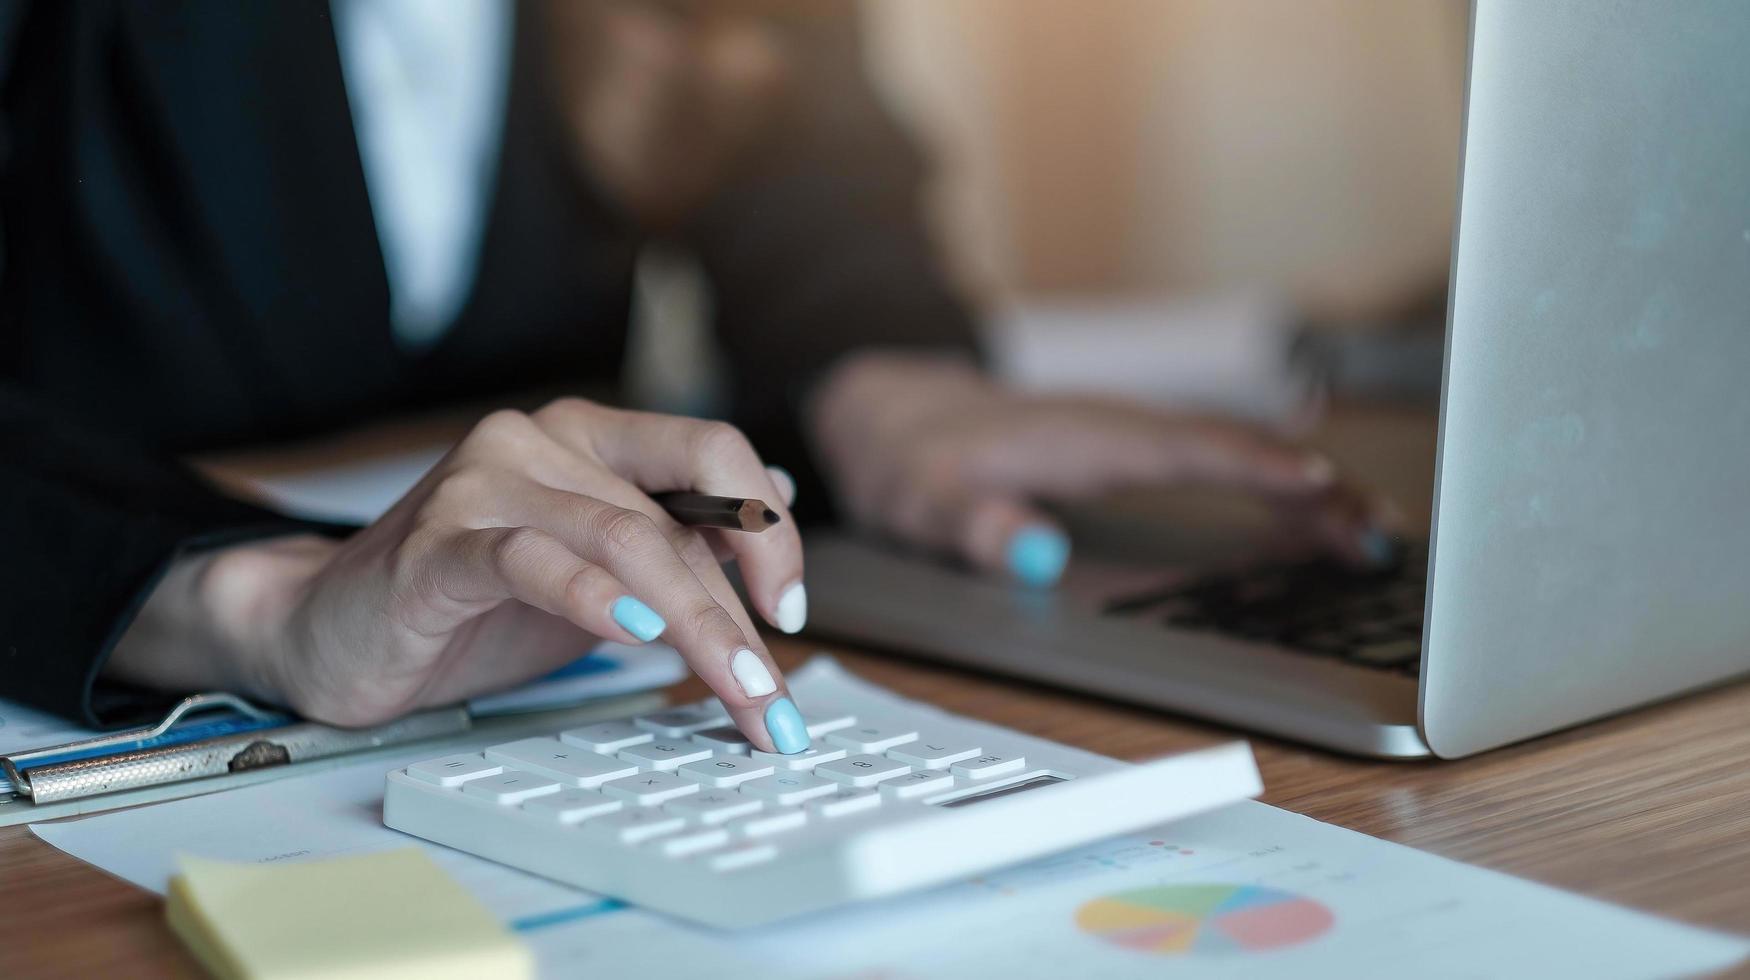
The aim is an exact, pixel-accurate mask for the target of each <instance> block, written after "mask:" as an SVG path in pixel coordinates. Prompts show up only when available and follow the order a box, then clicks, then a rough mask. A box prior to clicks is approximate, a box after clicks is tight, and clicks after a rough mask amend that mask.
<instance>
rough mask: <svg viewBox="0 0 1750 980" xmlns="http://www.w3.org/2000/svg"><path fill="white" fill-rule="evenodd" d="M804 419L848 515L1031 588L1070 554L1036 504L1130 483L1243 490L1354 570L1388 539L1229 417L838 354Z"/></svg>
mask: <svg viewBox="0 0 1750 980" xmlns="http://www.w3.org/2000/svg"><path fill="white" fill-rule="evenodd" d="M811 421H812V424H813V427H812V429H811V435H812V436H813V438H814V441H815V446H816V448H817V450H818V451H819V453H820V455H821V457H822V459H823V460H824V462H825V464H826V469H827V472H828V474H829V475H830V476H831V477H832V478H833V482H834V485H835V488H836V490H837V492H838V495H839V497H840V498H841V500H842V502H843V503H844V504H845V506H846V507H847V508H848V509H849V511H850V514H851V516H852V517H853V518H854V519H856V520H857V521H858V522H860V523H862V524H863V525H865V526H868V527H873V528H876V529H878V530H881V531H884V532H887V533H890V534H893V535H895V536H897V537H899V538H900V539H902V540H904V541H907V542H910V543H912V544H915V545H919V546H922V547H925V548H929V549H932V550H936V551H939V552H944V553H949V554H954V555H957V556H959V557H961V558H963V559H965V560H967V561H969V562H971V563H972V564H974V565H976V566H978V567H980V568H984V569H987V570H991V571H995V572H1000V573H1006V574H1009V575H1013V576H1014V577H1016V578H1018V579H1020V580H1022V581H1024V582H1027V583H1029V584H1033V585H1041V586H1044V585H1050V584H1052V583H1054V582H1056V581H1057V578H1058V577H1059V576H1060V575H1061V574H1062V572H1063V568H1064V565H1065V563H1066V562H1067V561H1068V559H1069V539H1068V537H1067V536H1065V535H1064V533H1063V531H1062V530H1061V529H1060V528H1059V527H1058V525H1057V523H1056V522H1055V521H1053V520H1052V519H1051V518H1050V517H1049V516H1048V515H1047V514H1046V513H1045V512H1044V511H1042V510H1041V509H1039V507H1038V506H1037V502H1039V501H1067V500H1076V499H1087V498H1091V497H1095V496H1098V495H1100V494H1103V493H1106V492H1109V491H1111V490H1115V489H1118V488H1121V487H1129V486H1141V485H1162V486H1168V485H1174V484H1206V485H1210V484H1213V485H1220V486H1227V487H1232V488H1233V489H1236V490H1241V491H1246V492H1249V493H1253V494H1256V495H1258V496H1260V497H1262V498H1264V499H1265V500H1267V501H1268V502H1270V503H1271V504H1273V505H1274V506H1276V508H1277V509H1278V510H1279V511H1280V512H1281V513H1282V514H1283V516H1284V517H1285V518H1286V519H1288V520H1289V521H1291V522H1292V523H1294V524H1295V525H1297V526H1298V527H1300V528H1302V529H1304V530H1306V531H1310V532H1311V533H1312V534H1314V535H1315V536H1317V537H1318V538H1319V539H1320V540H1321V542H1322V543H1324V544H1325V545H1326V546H1327V547H1328V548H1329V549H1330V550H1332V551H1334V552H1335V553H1337V554H1338V555H1340V556H1342V557H1345V558H1347V559H1349V560H1351V561H1354V562H1356V563H1369V562H1376V561H1379V560H1382V551H1383V550H1384V549H1386V548H1388V547H1389V545H1390V540H1389V536H1388V535H1387V534H1385V533H1383V532H1384V531H1387V530H1390V525H1391V524H1393V523H1394V517H1393V515H1392V514H1391V513H1390V510H1389V508H1387V507H1383V506H1381V505H1378V504H1375V503H1373V502H1370V501H1369V500H1367V499H1366V498H1365V497H1364V496H1363V495H1362V494H1360V493H1359V492H1357V491H1356V490H1354V489H1353V488H1350V487H1347V486H1345V485H1343V484H1342V483H1340V482H1339V481H1338V479H1337V473H1336V470H1335V468H1334V467H1333V466H1332V464H1331V463H1330V461H1329V460H1328V459H1326V458H1325V457H1323V456H1320V455H1318V454H1316V453H1312V452H1309V451H1308V450H1305V449H1301V448H1296V447H1293V446H1290V445H1288V444H1286V443H1283V442H1280V441H1278V440H1276V439H1274V438H1271V437H1270V436H1268V435H1266V434H1264V433H1262V432H1259V431H1258V430H1256V429H1252V428H1248V427H1246V426H1243V425H1240V424H1237V423H1233V422H1227V421H1220V420H1214V419H1207V418H1194V417H1188V416H1180V415H1170V414H1164V413H1161V412H1159V411H1155V410H1152V409H1149V408H1146V407H1143V406H1139V405H1135V404H1131V403H1126V402H1120V401H1112V400H1099V399H1090V398H1062V397H1037V396H1028V395H1023V394H1018V393H1014V392H1010V391H1007V390H1005V389H1003V388H1002V387H1000V386H999V385H997V384H996V383H995V382H993V381H991V380H990V379H988V378H986V377H985V376H984V375H982V374H980V373H979V372H978V371H976V370H975V369H974V368H972V367H971V366H969V365H965V364H962V363H959V362H955V361H947V360H942V359H934V358H925V357H919V356H905V355H898V354H865V355H860V356H858V357H855V358H852V359H851V360H849V361H847V362H846V363H844V364H842V365H840V366H839V367H838V368H837V369H835V370H834V371H833V372H832V373H830V374H829V375H828V376H827V378H826V379H825V380H824V381H823V382H822V384H821V387H820V388H819V389H818V391H817V394H816V396H815V399H814V404H813V412H812V413H811Z"/></svg>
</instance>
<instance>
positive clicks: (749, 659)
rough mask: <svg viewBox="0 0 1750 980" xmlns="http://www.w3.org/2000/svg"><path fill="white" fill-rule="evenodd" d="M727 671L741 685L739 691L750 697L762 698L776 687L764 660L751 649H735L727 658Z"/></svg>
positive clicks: (776, 683) (776, 684)
mask: <svg viewBox="0 0 1750 980" xmlns="http://www.w3.org/2000/svg"><path fill="white" fill-rule="evenodd" d="M729 672H730V673H732V674H734V675H735V682H736V683H737V684H740V685H741V693H743V694H745V695H747V696H748V697H750V698H763V697H765V696H766V695H768V694H770V693H772V692H773V691H776V690H777V689H778V682H777V681H775V680H772V672H771V671H769V670H767V669H766V662H765V661H764V660H761V659H760V655H759V654H757V653H755V652H753V651H752V650H737V651H735V656H733V657H730V658H729Z"/></svg>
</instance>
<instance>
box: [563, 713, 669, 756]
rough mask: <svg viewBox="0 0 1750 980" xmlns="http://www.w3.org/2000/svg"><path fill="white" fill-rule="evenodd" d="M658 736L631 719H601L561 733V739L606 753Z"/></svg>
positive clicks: (640, 743)
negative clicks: (633, 722)
mask: <svg viewBox="0 0 1750 980" xmlns="http://www.w3.org/2000/svg"><path fill="white" fill-rule="evenodd" d="M655 738H656V736H655V735H654V734H652V733H650V732H647V731H645V730H644V729H642V728H639V727H638V726H637V725H634V724H632V723H631V722H629V721H599V722H596V723H595V724H593V725H585V726H583V727H582V728H571V729H567V730H565V731H563V732H560V733H559V740H560V741H562V742H570V743H571V744H572V745H575V746H577V747H579V748H584V749H588V750H590V751H591V752H600V753H602V754H604V755H613V754H614V753H615V752H618V751H620V750H621V749H624V748H627V747H629V746H633V745H642V744H643V743H645V742H649V741H653V740H655Z"/></svg>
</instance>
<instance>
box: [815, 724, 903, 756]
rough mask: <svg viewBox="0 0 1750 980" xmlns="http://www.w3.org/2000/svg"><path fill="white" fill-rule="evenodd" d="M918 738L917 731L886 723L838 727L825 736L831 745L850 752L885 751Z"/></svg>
mask: <svg viewBox="0 0 1750 980" xmlns="http://www.w3.org/2000/svg"><path fill="white" fill-rule="evenodd" d="M917 740H918V733H917V732H915V731H912V730H911V729H909V728H903V727H888V726H886V725H857V726H853V727H851V728H845V729H840V730H839V731H836V732H833V733H832V734H830V735H828V736H826V741H827V742H828V743H829V744H831V745H838V746H842V747H844V748H847V749H850V750H851V751H852V752H870V753H873V752H886V751H887V750H888V749H891V748H893V747H894V746H895V745H904V744H905V743H907V742H915V741H917Z"/></svg>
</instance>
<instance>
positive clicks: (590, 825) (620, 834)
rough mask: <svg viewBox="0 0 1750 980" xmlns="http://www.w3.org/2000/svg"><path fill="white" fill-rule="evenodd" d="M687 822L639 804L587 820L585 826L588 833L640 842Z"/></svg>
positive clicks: (666, 832) (616, 840)
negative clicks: (638, 805)
mask: <svg viewBox="0 0 1750 980" xmlns="http://www.w3.org/2000/svg"><path fill="white" fill-rule="evenodd" d="M686 825H687V822H686V821H685V820H683V819H681V818H680V817H677V816H675V815H673V814H671V813H663V812H662V811H661V810H651V809H646V808H643V807H635V808H632V809H627V810H621V811H620V812H618V813H610V814H608V815H607V816H605V817H597V818H596V819H594V820H585V821H584V822H583V827H582V829H583V832H584V833H587V834H590V835H592V836H595V837H599V838H602V839H604V840H611V841H615V842H617V843H621V844H636V843H639V842H640V841H647V840H650V839H651V838H652V837H661V836H662V835H664V834H672V833H674V832H675V831H677V830H680V829H681V828H682V827H685V826H686Z"/></svg>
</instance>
